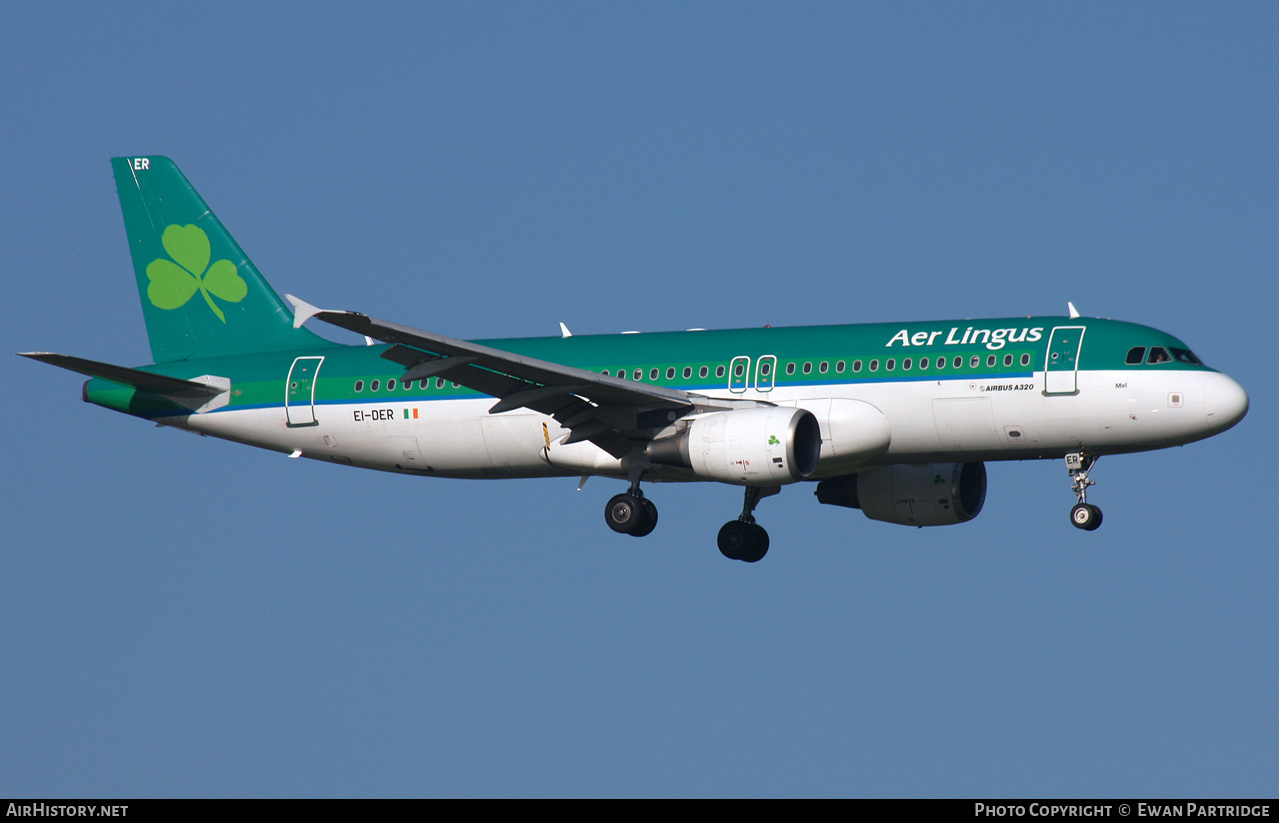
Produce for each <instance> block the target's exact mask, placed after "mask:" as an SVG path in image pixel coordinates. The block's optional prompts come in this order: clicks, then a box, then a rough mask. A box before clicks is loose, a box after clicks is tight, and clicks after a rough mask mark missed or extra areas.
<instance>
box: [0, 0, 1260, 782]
mask: <svg viewBox="0 0 1279 823" xmlns="http://www.w3.org/2000/svg"><path fill="white" fill-rule="evenodd" d="M1277 44H1279V11H1277V10H1276V7H1275V5H1274V4H1266V3H1213V4H1208V3H1180V4H1173V5H1166V4H1146V3H1140V4H1131V3H1114V4H1045V3H1015V4H1011V3H979V4H978V3H973V4H950V3H926V4H919V3H913V4H912V3H857V4H852V3H846V4H838V3H819V4H789V3H788V4H755V3H733V4H728V3H713V4H708V3H691V4H690V3H599V4H571V3H539V4H530V3H517V4H507V3H466V4H463V3H456V4H425V3H423V4H399V3H386V4H358V5H357V4H349V5H348V4H336V3H306V4H302V3H273V4H239V3H221V4H216V5H207V4H205V5H194V4H189V5H179V4H150V3H134V4H126V5H120V4H96V3H69V4H58V3H41V4H34V3H5V4H0V72H2V74H0V76H3V77H4V78H5V82H3V83H0V112H3V117H0V141H2V142H0V145H2V146H3V149H4V155H5V157H6V160H7V162H6V163H5V172H4V174H3V183H0V192H2V193H3V198H2V199H0V216H2V217H3V222H2V223H0V226H2V227H3V228H0V242H2V244H3V246H2V248H3V251H4V254H3V261H4V263H3V272H4V274H3V279H2V280H0V283H2V284H3V289H4V296H5V299H4V301H3V305H4V310H3V311H4V323H3V325H2V326H0V335H3V340H4V345H5V348H6V349H7V350H8V351H10V352H14V351H27V350H33V349H35V350H53V351H61V352H65V353H69V354H75V355H80V356H84V357H90V358H94V359H101V360H108V361H111V362H117V363H124V364H131V365H132V364H141V363H145V362H148V354H149V352H148V348H147V344H146V338H145V333H144V331H143V327H142V321H141V312H140V311H139V305H138V296H137V292H136V289H135V288H134V286H133V282H132V273H131V268H130V262H129V257H128V250H127V247H126V244H125V241H124V234H123V231H122V223H121V220H120V217H119V210H118V205H117V202H116V199H115V191H114V185H113V183H112V180H111V175H110V167H109V165H108V162H107V161H108V158H109V157H111V156H115V155H135V154H167V155H169V156H171V157H173V158H174V159H175V160H176V161H177V162H178V163H179V165H180V166H181V167H182V169H183V170H184V171H185V172H186V174H187V175H188V177H189V178H190V179H191V180H192V182H193V183H194V184H195V186H196V187H197V188H198V189H199V191H200V192H201V194H202V195H203V196H204V197H205V199H206V200H207V201H208V202H209V204H210V205H211V207H212V208H213V209H214V210H215V211H216V212H217V214H218V215H219V217H220V218H221V219H222V220H223V222H224V223H225V224H226V225H227V227H228V228H229V229H230V230H231V232H232V233H233V234H234V235H235V236H236V238H237V239H238V240H239V241H240V244H241V245H242V246H243V247H244V249H245V250H246V251H247V253H248V254H249V256H250V257H252V258H253V260H254V262H255V263H256V264H257V265H258V267H259V268H260V269H261V270H262V271H263V273H264V274H265V275H266V276H267V277H268V279H270V281H271V282H272V284H273V285H274V286H275V287H276V289H277V290H279V291H281V292H291V293H294V294H298V295H299V296H301V297H303V298H305V299H307V300H308V301H310V302H312V303H315V304H317V305H323V306H332V307H336V308H350V309H357V310H361V311H365V312H368V313H370V314H373V315H375V316H379V317H384V318H387V319H390V320H395V321H398V322H402V323H406V324H409V325H414V326H417V327H420V328H425V329H430V330H433V331H438V332H441V333H444V334H449V335H453V336H459V337H475V338H486V337H502V336H525V335H538V334H555V333H557V328H558V327H557V323H558V322H559V321H563V322H565V323H567V324H568V326H569V327H570V328H571V329H572V330H573V331H574V332H576V333H579V334H580V333H609V332H617V331H622V330H627V329H640V330H665V329H680V328H689V327H711V328H713V327H741V326H759V325H764V324H766V323H771V324H773V325H790V324H811V323H845V322H863V321H864V322H880V321H896V320H912V319H916V320H925V319H950V318H966V317H1003V316H1019V315H1031V314H1055V313H1063V312H1064V310H1065V304H1066V301H1067V300H1071V301H1074V303H1075V305H1076V306H1078V307H1079V309H1080V310H1081V311H1082V312H1083V313H1084V314H1086V315H1090V316H1105V317H1115V318H1121V319H1126V320H1132V321H1136V322H1140V323H1146V324H1149V325H1153V326H1155V327H1158V328H1161V329H1164V330H1166V331H1169V332H1171V333H1173V334H1175V335H1178V336H1179V337H1181V338H1182V339H1183V340H1185V341H1187V343H1189V345H1190V346H1191V347H1192V348H1194V349H1195V350H1196V352H1197V353H1198V354H1199V355H1200V356H1201V357H1202V358H1203V359H1204V360H1205V361H1206V362H1208V363H1209V364H1210V365H1212V366H1214V367H1216V368H1219V369H1221V370H1222V371H1225V372H1226V373H1228V374H1231V375H1232V376H1234V377H1235V378H1236V379H1238V380H1239V381H1240V382H1241V383H1242V384H1243V385H1244V386H1245V388H1246V389H1247V390H1248V392H1249V394H1250V396H1251V399H1252V410H1251V412H1250V414H1249V416H1248V417H1247V418H1246V419H1245V420H1244V421H1243V422H1242V423H1241V424H1240V425H1239V426H1237V427H1236V428H1235V429H1233V430H1231V431H1229V432H1227V433H1225V434H1223V435H1221V436H1219V437H1216V438H1213V439H1211V440H1208V441H1205V442H1201V443H1197V444H1192V445H1190V446H1187V447H1184V448H1179V449H1173V450H1169V451H1163V452H1155V453H1150V454H1142V455H1131V456H1126V457H1114V458H1107V459H1104V460H1102V461H1101V462H1100V463H1099V465H1098V468H1097V470H1096V471H1095V472H1094V477H1095V479H1096V480H1097V481H1098V485H1097V486H1096V487H1095V489H1094V491H1093V493H1092V494H1091V495H1090V497H1089V499H1090V501H1092V502H1096V503H1098V504H1099V505H1101V506H1102V507H1103V508H1104V510H1105V512H1106V522H1105V525H1104V526H1103V527H1102V528H1101V530H1099V531H1097V532H1095V533H1090V534H1086V533H1082V532H1079V531H1077V530H1075V529H1073V528H1071V527H1070V525H1069V523H1068V522H1067V517H1066V516H1067V512H1068V510H1069V507H1070V505H1071V503H1072V502H1073V496H1072V495H1071V493H1070V491H1069V484H1068V479H1067V476H1066V473H1065V470H1064V467H1063V466H1061V465H1060V464H1059V463H1058V462H1056V461H1052V462H1025V463H1012V464H992V465H990V466H988V470H989V474H990V484H991V485H990V492H989V495H988V499H987V503H986V507H985V510H984V511H983V513H982V515H981V517H979V518H978V519H977V520H975V521H973V522H971V523H968V524H965V525H962V526H956V527H949V528H938V529H923V530H915V529H908V528H904V527H900V526H892V525H887V524H882V523H876V522H872V521H869V520H867V519H866V518H864V517H863V516H862V515H861V514H860V513H858V512H855V511H850V510H846V509H837V508H834V507H827V506H819V505H818V504H817V503H816V500H815V499H814V498H813V497H812V495H811V489H810V488H808V487H804V486H801V487H791V488H787V489H786V490H785V491H784V492H783V493H782V494H781V495H780V496H778V497H773V498H769V499H767V500H765V501H764V502H763V503H762V504H761V506H760V509H759V510H758V512H757V514H758V516H759V518H760V522H761V523H763V524H764V525H765V526H767V528H768V529H769V531H770V533H771V535H772V546H773V547H772V550H771V551H770V553H769V556H768V557H767V558H766V559H765V561H764V562H761V563H759V564H756V565H754V566H748V565H746V564H742V563H731V562H728V561H726V560H724V559H723V558H722V557H721V556H720V555H719V553H718V552H717V551H716V549H715V547H714V538H715V533H716V531H717V530H718V528H719V526H720V524H721V523H722V522H723V521H725V520H727V519H730V518H731V517H733V516H735V515H736V513H737V512H738V511H739V510H740V505H741V493H740V491H739V490H736V489H733V488H729V487H725V486H712V485H702V486H689V487H681V486H666V487H658V488H654V489H653V491H652V492H651V496H652V497H653V498H654V499H655V500H656V502H657V503H658V505H659V506H660V507H661V513H662V514H661V524H660V525H659V527H658V529H657V531H656V532H654V534H653V535H652V536H650V537H648V538H646V539H644V540H643V541H637V540H632V539H629V538H625V537H621V536H617V535H614V534H613V533H611V532H610V531H608V529H607V528H606V527H605V525H604V523H603V522H602V521H603V518H602V509H603V504H604V501H605V500H606V499H607V497H608V496H609V495H611V494H613V493H615V492H616V491H619V490H620V489H621V484H618V483H616V482H614V481H608V480H603V479H598V478H597V479H594V480H591V481H590V482H589V483H587V485H586V487H585V489H584V490H583V491H581V492H577V491H576V490H575V488H576V480H548V481H528V482H515V481H502V482H463V481H438V480H418V479H413V478H403V477H398V476H392V475H380V474H376V473H371V472H362V471H357V470H347V469H341V468H339V467H335V466H326V465H322V464H319V463H311V462H309V461H305V460H288V459H285V458H284V457H282V456H280V455H277V454H273V453H267V452H260V451H256V450H253V449H249V448H246V447H243V446H239V445H235V444H231V443H226V442H222V441H216V440H212V439H206V438H198V437H193V436H190V435H186V434H183V433H180V432H175V431H170V430H156V429H154V428H153V427H151V426H149V425H148V424H146V423H144V422H142V421H139V420H135V419H132V418H128V417H125V416H122V415H114V414H111V413H109V412H107V411H105V410H103V409H99V408H96V407H90V406H87V405H85V404H82V403H81V402H79V388H80V382H81V381H80V379H78V378H77V377H76V376H74V375H71V374H68V373H65V372H62V371H60V370H57V369H52V368H49V367H47V366H43V365H41V364H38V363H33V362H28V361H25V360H22V359H20V358H17V357H13V356H12V355H10V356H8V357H7V359H4V360H0V363H2V364H3V366H2V368H3V371H2V375H3V380H4V386H5V388H6V389H7V391H6V392H5V397H4V400H3V401H0V408H2V409H3V413H4V417H3V421H4V425H5V431H7V432H8V433H9V435H8V447H7V449H6V451H5V456H4V461H3V465H4V471H3V473H2V474H0V483H2V484H3V487H2V489H0V491H2V492H3V493H2V494H0V512H2V513H3V522H4V525H5V540H4V549H3V553H2V554H0V626H2V627H3V629H2V633H0V690H2V691H0V795H4V796H14V795H25V796H36V797H61V796H91V795H92V796H246V795H251V796H277V795H283V796H293V795H304V796H325V795H341V796H347V795H351V796H363V795H396V796H400V795H407V796H417V795H426V796H442V795H443V796H447V795H467V796H488V795H500V796H508V795H533V796H540V795H572V796H596V795H641V796H644V795H712V796H714V795H760V796H791V795H835V796H845V795H850V796H867V795H869V796H985V795H1002V796H1034V795H1039V796H1080V795H1087V796H1129V797H1142V796H1145V797H1158V796H1182V795H1186V796H1241V795H1265V796H1273V794H1274V788H1275V775H1276V773H1279V771H1277V770H1279V744H1277V743H1276V741H1277V740H1279V734H1277V733H1276V732H1279V728H1277V727H1279V701H1276V699H1275V694H1276V689H1277V687H1279V620H1277V619H1276V618H1277V617H1279V615H1277V613H1276V605H1275V592H1276V590H1277V588H1279V560H1277V559H1276V552H1275V538H1274V529H1273V525H1272V522H1271V520H1270V516H1269V514H1268V511H1269V509H1270V506H1271V505H1273V504H1272V502H1271V500H1270V496H1269V491H1270V490H1271V489H1272V487H1273V483H1274V480H1273V476H1274V464H1275V457H1276V454H1279V449H1277V448H1276V445H1277V444H1276V439H1277V438H1276V431H1277V430H1279V426H1277V425H1276V423H1277V422H1279V421H1276V419H1275V413H1274V408H1275V401H1276V392H1277V389H1279V385H1277V383H1279V380H1277V378H1276V368H1275V357H1276V354H1277V353H1279V352H1277V347H1276V344H1275V326H1276V322H1275V306H1276V301H1275V290H1274V289H1275V287H1274V282H1275V268H1276V262H1277V261H1279V219H1277V217H1279V203H1277V202H1276V201H1277V195H1279V185H1277V183H1279V175H1277V174H1276V172H1277V166H1279V152H1277V151H1276V149H1277V147H1279V139H1277V138H1279V45H1277Z"/></svg>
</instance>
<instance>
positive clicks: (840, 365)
mask: <svg viewBox="0 0 1279 823" xmlns="http://www.w3.org/2000/svg"><path fill="white" fill-rule="evenodd" d="M835 373H836V374H843V373H844V361H843V360H840V361H839V362H837V363H836V364H835Z"/></svg>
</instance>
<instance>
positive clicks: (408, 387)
mask: <svg viewBox="0 0 1279 823" xmlns="http://www.w3.org/2000/svg"><path fill="white" fill-rule="evenodd" d="M445 382H446V381H445V380H444V378H443V377H437V378H435V388H437V389H442V388H444V383H445ZM397 384H398V385H399V386H401V387H402V388H403V389H404V390H405V391H412V389H413V381H412V380H405V381H404V382H403V383H398V381H396V379H395V378H394V377H392V378H390V379H389V380H387V381H386V390H387V391H395V387H396V385H397ZM418 387H419V388H421V389H422V390H423V391H425V390H426V389H428V388H430V387H431V378H429V377H424V378H422V379H421V380H419V381H418ZM381 388H382V381H381V380H374V381H372V382H370V383H369V391H378V390H379V389H381ZM453 388H455V389H456V388H458V384H457V383H454V384H453ZM355 390H356V391H357V392H362V391H364V381H363V380H356V381H355Z"/></svg>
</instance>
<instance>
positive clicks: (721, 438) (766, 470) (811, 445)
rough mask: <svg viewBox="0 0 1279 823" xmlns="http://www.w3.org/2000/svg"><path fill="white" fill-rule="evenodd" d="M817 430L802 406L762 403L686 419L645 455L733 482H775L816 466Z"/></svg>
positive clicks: (801, 474) (803, 475)
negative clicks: (671, 435) (670, 435)
mask: <svg viewBox="0 0 1279 823" xmlns="http://www.w3.org/2000/svg"><path fill="white" fill-rule="evenodd" d="M821 449H822V433H821V428H820V427H819V426H818V424H817V418H816V417H814V416H813V413H812V412H810V411H807V410H805V409H797V408H785V407H780V406H765V407H760V408H754V409H737V410H734V411H726V412H713V413H711V414H703V415H699V416H697V417H694V418H691V419H690V420H689V421H688V425H687V426H686V427H685V428H684V430H683V431H681V432H680V433H679V434H676V435H674V436H673V437H666V438H662V439H661V440H654V441H653V442H651V443H649V444H648V449H647V455H648V458H649V460H652V461H653V462H654V463H658V464H661V465H664V466H682V467H684V468H687V469H692V471H693V473H694V474H696V475H697V476H698V477H701V478H705V479H707V480H718V481H720V482H723V483H735V484H737V485H739V486H780V485H783V484H786V483H795V482H797V481H800V480H803V479H805V478H806V477H808V476H809V475H811V474H812V473H813V472H814V471H816V470H817V458H818V457H819V456H820V454H821Z"/></svg>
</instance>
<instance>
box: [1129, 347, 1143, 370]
mask: <svg viewBox="0 0 1279 823" xmlns="http://www.w3.org/2000/svg"><path fill="white" fill-rule="evenodd" d="M1145 359H1146V347H1145V346H1133V347H1132V348H1131V349H1129V350H1128V356H1127V357H1125V358H1124V365H1126V366H1140V365H1141V361H1143V360H1145Z"/></svg>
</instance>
